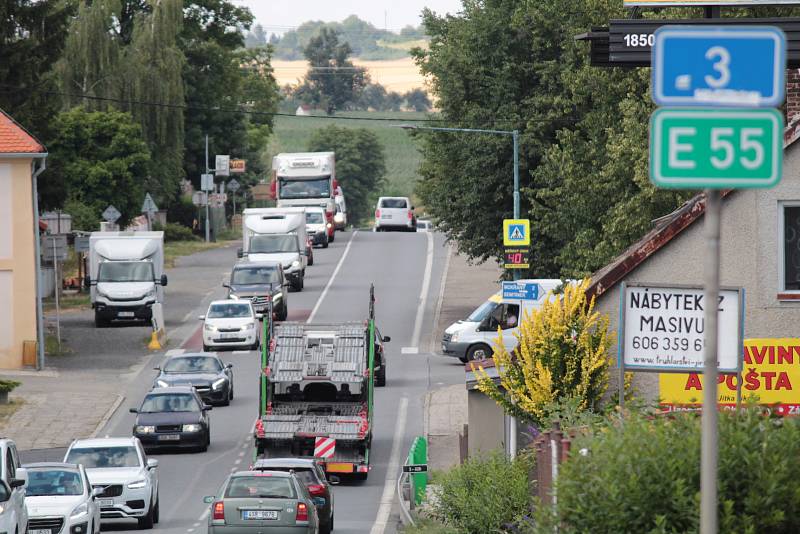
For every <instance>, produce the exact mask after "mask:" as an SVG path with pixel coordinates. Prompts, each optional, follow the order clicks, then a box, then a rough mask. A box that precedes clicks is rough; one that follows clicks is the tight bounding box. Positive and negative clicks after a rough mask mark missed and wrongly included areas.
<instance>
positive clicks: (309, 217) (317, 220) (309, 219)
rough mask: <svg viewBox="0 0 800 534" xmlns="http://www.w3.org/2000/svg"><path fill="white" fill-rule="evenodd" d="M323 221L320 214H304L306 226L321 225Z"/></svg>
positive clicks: (316, 212) (315, 212)
mask: <svg viewBox="0 0 800 534" xmlns="http://www.w3.org/2000/svg"><path fill="white" fill-rule="evenodd" d="M324 222H325V220H324V219H323V218H322V214H321V213H320V212H318V211H312V212H306V223H307V224H323V223H324Z"/></svg>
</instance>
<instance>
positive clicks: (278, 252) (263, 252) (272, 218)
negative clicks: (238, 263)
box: [238, 208, 308, 291]
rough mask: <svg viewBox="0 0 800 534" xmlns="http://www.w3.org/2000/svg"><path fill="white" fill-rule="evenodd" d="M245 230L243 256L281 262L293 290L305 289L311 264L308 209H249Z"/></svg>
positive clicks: (240, 251) (243, 230) (244, 217)
mask: <svg viewBox="0 0 800 534" xmlns="http://www.w3.org/2000/svg"><path fill="white" fill-rule="evenodd" d="M242 233H243V236H242V238H243V246H242V248H241V249H239V254H238V255H239V257H240V258H246V259H247V260H249V261H278V262H280V263H281V265H282V266H283V272H284V274H285V275H286V279H287V280H288V281H289V284H290V285H291V287H292V289H294V290H295V291H302V289H303V285H304V281H305V275H306V267H307V266H308V256H307V254H308V252H307V251H306V243H307V241H308V237H307V234H306V210H305V208H248V209H246V210H244V212H243V213H242Z"/></svg>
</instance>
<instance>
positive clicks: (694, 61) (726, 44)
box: [652, 26, 786, 107]
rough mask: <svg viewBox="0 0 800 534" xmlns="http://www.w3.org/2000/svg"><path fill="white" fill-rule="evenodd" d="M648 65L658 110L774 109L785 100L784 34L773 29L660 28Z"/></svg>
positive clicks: (754, 27)
mask: <svg viewBox="0 0 800 534" xmlns="http://www.w3.org/2000/svg"><path fill="white" fill-rule="evenodd" d="M652 66H653V100H654V101H655V103H656V104H658V105H659V106H715V105H720V106H743V107H776V106H779V105H780V104H781V103H782V102H783V98H784V87H785V83H784V78H785V71H786V36H785V35H784V33H783V32H782V31H781V30H780V29H778V28H774V27H771V26H750V27H746V26H731V27H720V26H716V27H694V26H663V27H661V28H659V29H658V30H656V33H655V44H654V46H653V54H652Z"/></svg>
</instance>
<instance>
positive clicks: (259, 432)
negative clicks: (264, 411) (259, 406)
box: [256, 406, 272, 438]
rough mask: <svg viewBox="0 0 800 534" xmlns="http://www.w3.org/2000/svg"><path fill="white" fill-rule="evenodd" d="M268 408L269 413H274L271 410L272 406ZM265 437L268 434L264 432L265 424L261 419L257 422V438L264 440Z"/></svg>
mask: <svg viewBox="0 0 800 534" xmlns="http://www.w3.org/2000/svg"><path fill="white" fill-rule="evenodd" d="M268 408H269V409H270V410H269V411H272V410H271V408H272V406H268ZM264 436H266V433H265V432H264V422H263V421H262V420H261V419H257V420H256V437H257V438H263V437H264Z"/></svg>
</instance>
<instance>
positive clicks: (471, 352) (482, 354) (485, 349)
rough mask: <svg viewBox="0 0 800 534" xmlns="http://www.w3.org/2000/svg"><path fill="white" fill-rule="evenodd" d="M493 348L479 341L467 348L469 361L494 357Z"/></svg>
mask: <svg viewBox="0 0 800 534" xmlns="http://www.w3.org/2000/svg"><path fill="white" fill-rule="evenodd" d="M492 354H493V352H492V348H491V347H490V346H489V345H486V344H485V343H478V344H477V345H473V346H471V347H470V348H469V349H468V350H467V361H470V362H471V361H474V360H485V359H486V358H491V357H492Z"/></svg>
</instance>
